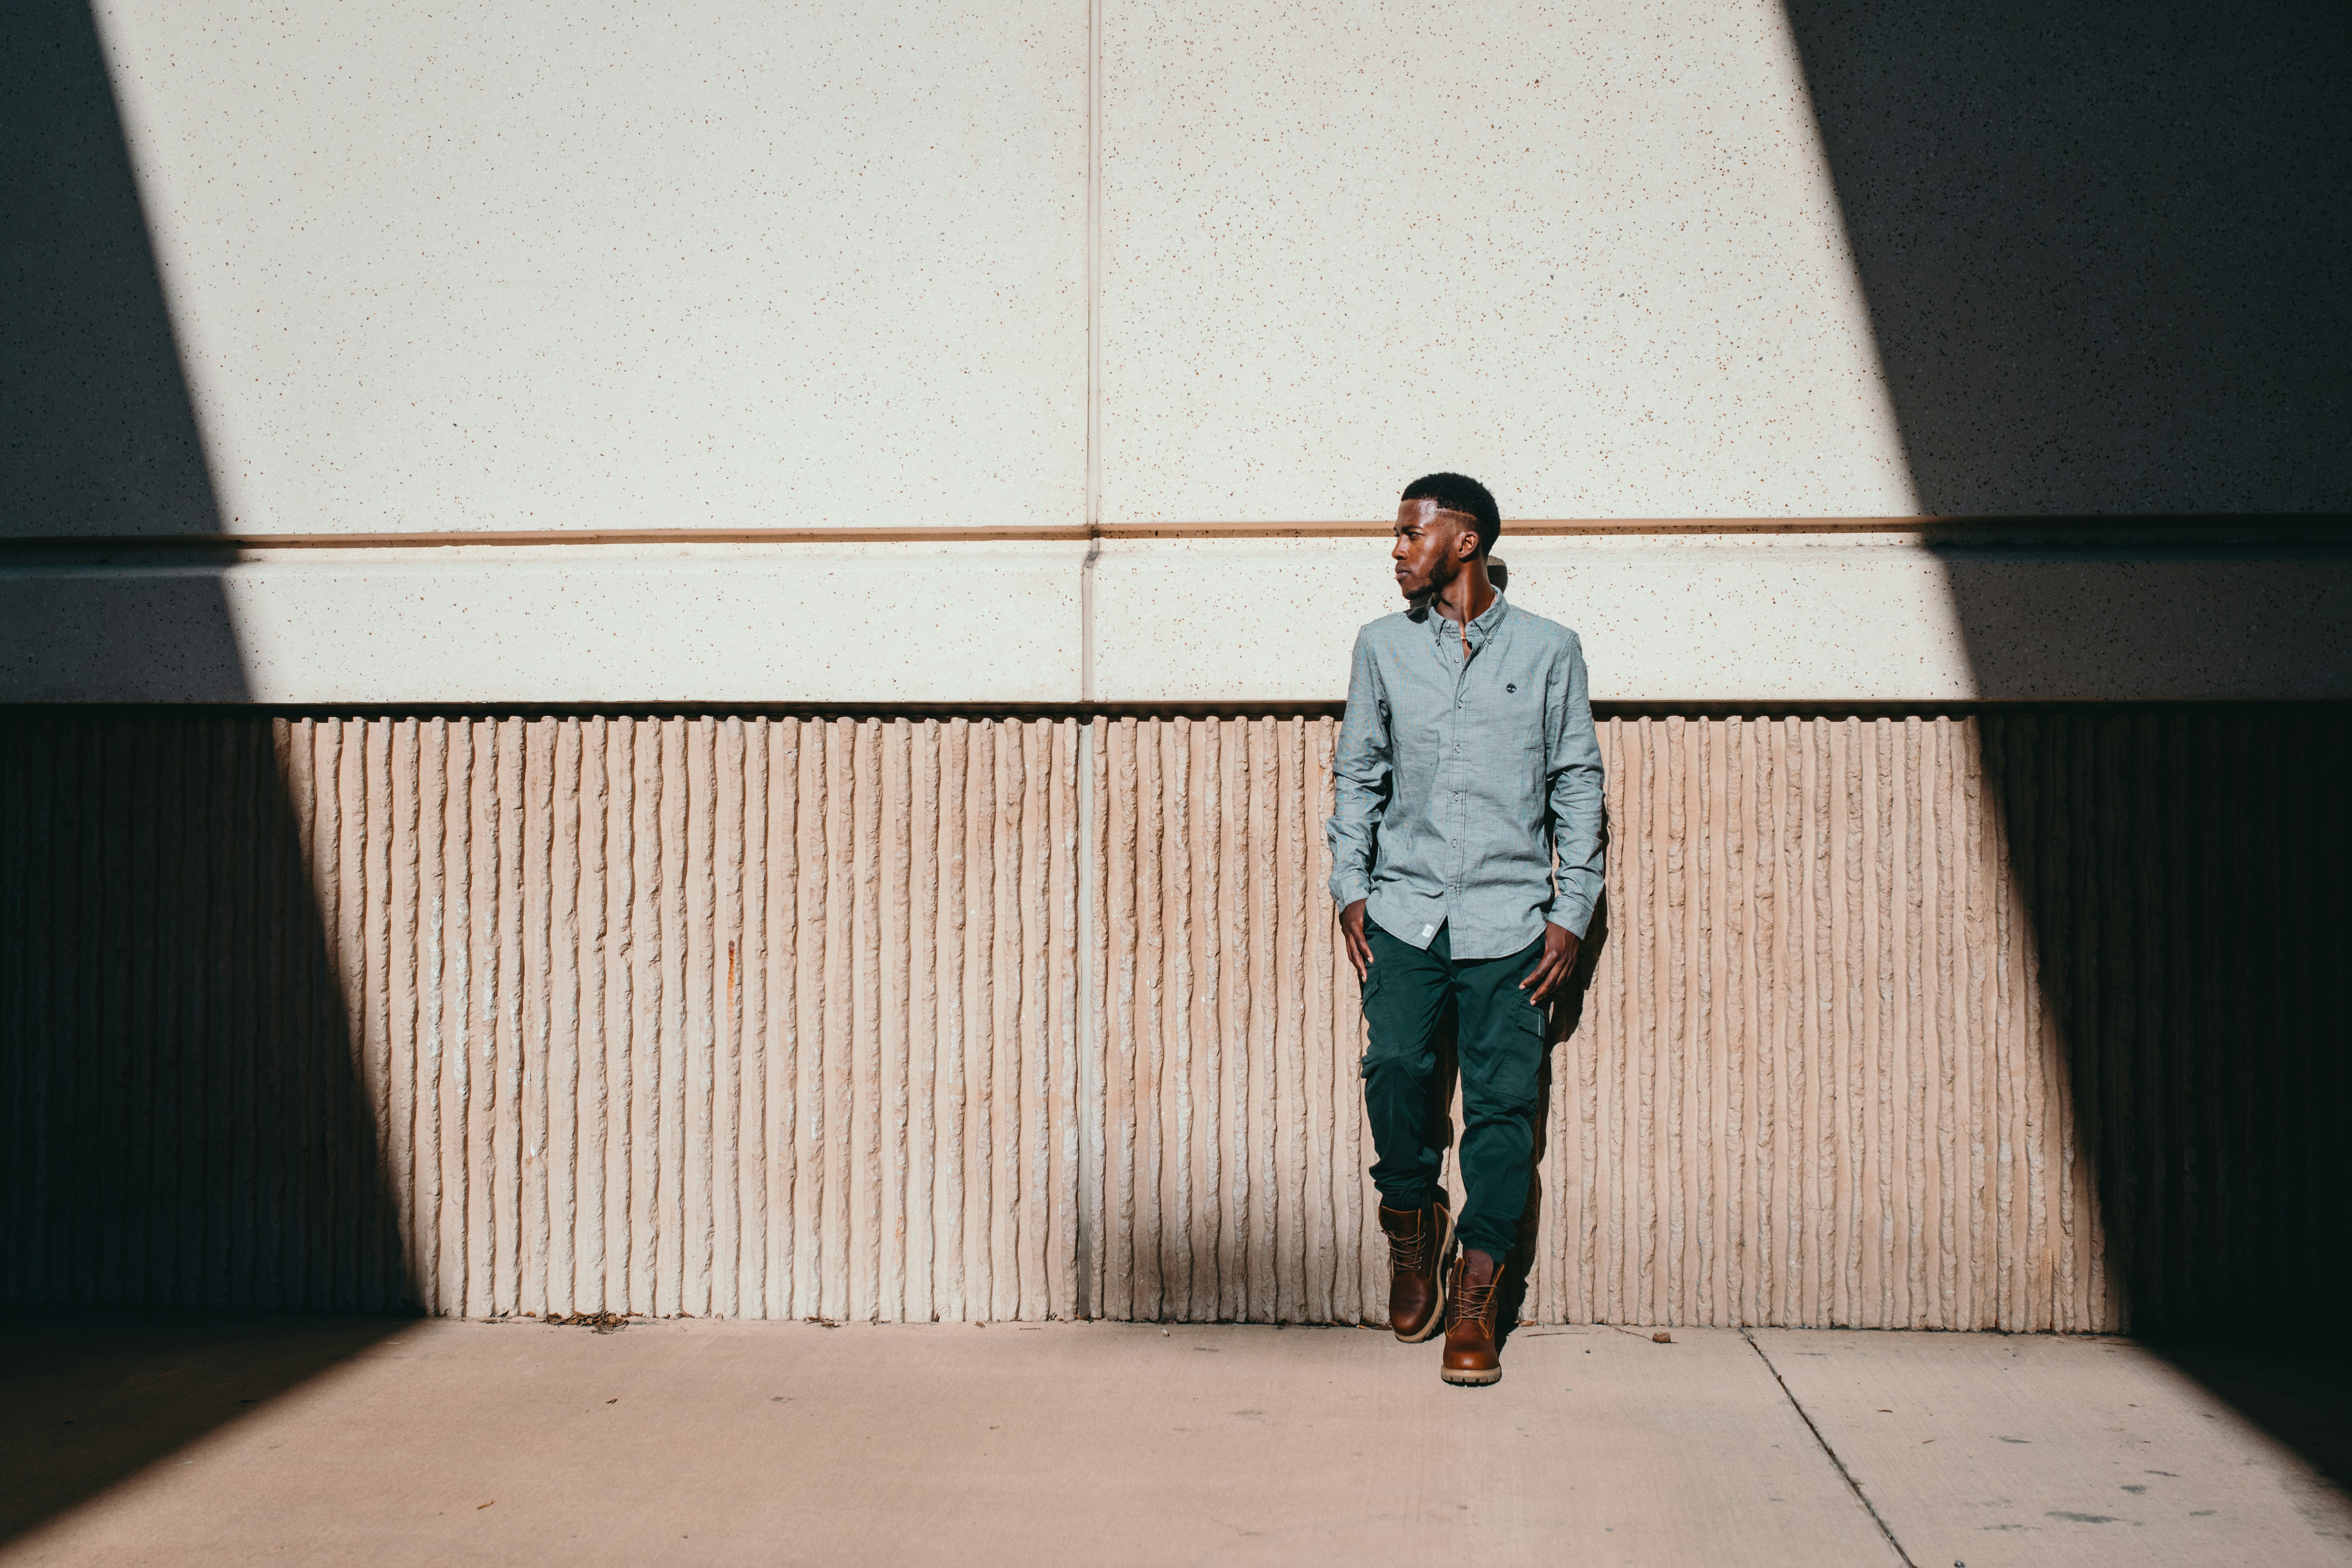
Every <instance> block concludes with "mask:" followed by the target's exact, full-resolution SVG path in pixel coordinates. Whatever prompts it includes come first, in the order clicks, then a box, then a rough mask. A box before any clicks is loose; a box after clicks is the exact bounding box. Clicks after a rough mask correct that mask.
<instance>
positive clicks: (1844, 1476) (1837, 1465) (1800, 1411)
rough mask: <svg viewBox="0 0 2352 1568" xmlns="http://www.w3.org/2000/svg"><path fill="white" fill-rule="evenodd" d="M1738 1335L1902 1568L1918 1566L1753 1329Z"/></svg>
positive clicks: (1915, 1567)
mask: <svg viewBox="0 0 2352 1568" xmlns="http://www.w3.org/2000/svg"><path fill="white" fill-rule="evenodd" d="M1739 1337H1740V1338H1741V1339H1743V1340H1746V1341H1747V1342H1748V1349H1749V1350H1752V1351H1754V1352H1756V1359H1757V1360H1759V1361H1760V1362H1762V1363H1764V1370H1765V1371H1766V1372H1769V1373H1771V1374H1772V1381H1773V1382H1775V1383H1777V1384H1780V1392H1781V1394H1783V1395H1785V1396H1786V1397H1787V1399H1788V1401H1789V1407H1790V1409H1791V1410H1794V1411H1795V1412H1796V1413H1797V1419H1798V1420H1800V1421H1802V1422H1803V1423H1804V1424H1805V1430H1806V1431H1808V1432H1811V1434H1812V1435H1813V1441H1814V1442H1816V1443H1818V1444H1820V1445H1821V1449H1822V1453H1823V1454H1824V1455H1826V1456H1828V1458H1829V1461H1830V1466H1831V1468H1832V1469H1834V1470H1836V1471H1837V1473H1838V1479H1840V1480H1842V1481H1843V1482H1845V1485H1846V1489H1847V1490H1848V1491H1850V1492H1852V1493H1853V1500H1854V1501H1856V1502H1858V1503H1860V1504H1861V1505H1862V1511H1863V1512H1864V1513H1866V1514H1868V1515H1870V1522H1871V1523H1873V1524H1874V1525H1876V1526H1878V1533H1879V1534H1881V1535H1883V1536H1885V1537H1886V1544H1887V1545H1888V1546H1890V1547H1892V1548H1894V1550H1895V1557H1896V1559H1897V1560H1898V1561H1900V1562H1901V1563H1902V1564H1903V1568H1919V1565H1918V1564H1917V1563H1914V1562H1912V1561H1911V1554H1910V1553H1909V1552H1906V1551H1904V1550H1903V1542H1900V1541H1897V1540H1895V1531H1892V1530H1890V1529H1888V1528H1887V1525H1886V1521H1885V1519H1883V1518H1881V1517H1880V1516H1879V1512H1878V1510H1877V1509H1876V1508H1875V1507H1874V1506H1873V1505H1872V1503H1871V1500H1870V1498H1869V1496H1868V1494H1866V1493H1865V1492H1864V1491H1863V1489H1862V1483H1861V1482H1859V1481H1857V1480H1855V1479H1853V1471H1852V1470H1849V1469H1847V1468H1845V1461H1844V1460H1843V1459H1841V1458H1838V1451H1837V1450H1836V1449H1835V1448H1832V1447H1830V1440H1829V1439H1828V1438H1827V1437H1824V1436H1822V1429H1821V1428H1820V1427H1819V1426H1815V1425H1813V1418H1812V1416H1811V1414H1809V1413H1808V1412H1807V1411H1806V1409H1805V1406H1804V1403H1803V1402H1802V1401H1801V1400H1800V1399H1799V1398H1798V1397H1797V1395H1796V1392H1795V1390H1793V1389H1791V1388H1790V1386H1789V1380H1788V1379H1787V1378H1785V1377H1782V1376H1781V1375H1780V1368H1779V1367H1777V1366H1774V1365H1773V1364H1772V1358H1771V1357H1770V1356H1769V1355H1767V1354H1765V1353H1764V1347H1763V1346H1762V1345H1759V1344H1758V1343H1757V1342H1756V1335H1755V1334H1754V1332H1752V1331H1749V1330H1747V1329H1742V1330H1740V1331H1739Z"/></svg>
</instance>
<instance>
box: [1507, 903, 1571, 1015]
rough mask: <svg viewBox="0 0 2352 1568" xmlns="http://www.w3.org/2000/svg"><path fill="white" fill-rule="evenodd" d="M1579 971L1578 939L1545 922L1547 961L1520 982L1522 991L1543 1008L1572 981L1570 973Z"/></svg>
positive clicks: (1543, 959)
mask: <svg viewBox="0 0 2352 1568" xmlns="http://www.w3.org/2000/svg"><path fill="white" fill-rule="evenodd" d="M1575 967H1576V939H1575V938H1574V937H1572V936H1570V935H1569V934H1568V932H1567V931H1563V930H1562V929H1561V928H1559V926H1556V925H1554V924H1552V923H1551V922H1550V921H1544V950H1543V958H1542V960H1541V961H1540V962H1539V963H1537V965H1536V966H1535V967H1534V968H1533V969H1531V970H1529V971H1528V977H1527V978H1526V979H1525V980H1522V981H1520V982H1519V989H1520V990H1522V991H1528V992H1529V993H1530V994H1529V995H1528V1001H1530V1002H1532V1003H1534V1004H1535V1005H1537V1006H1538V1007H1540V1006H1542V1005H1544V1004H1545V1003H1547V1002H1549V1001H1550V1000H1551V994H1552V993H1553V992H1555V991H1557V990H1559V988H1560V985H1561V983H1562V982H1564V981H1566V980H1567V979H1568V975H1569V971H1570V970H1572V969H1574V968H1575Z"/></svg>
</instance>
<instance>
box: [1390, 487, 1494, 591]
mask: <svg viewBox="0 0 2352 1568" xmlns="http://www.w3.org/2000/svg"><path fill="white" fill-rule="evenodd" d="M1477 552H1478V524H1477V521H1476V520H1475V519H1474V518H1472V517H1470V516H1468V515H1466V514H1465V513H1463V512H1458V511H1440V510H1438V508H1437V503H1436V502H1435V501H1433V500H1429V499H1428V498H1427V497H1423V498H1422V499H1421V500H1409V501H1400V502H1399V503H1398V504H1397V521H1396V542H1395V543H1394V544H1393V545H1391V547H1390V549H1389V559H1390V560H1391V562H1393V563H1395V564H1396V580H1397V591H1398V592H1399V593H1401V594H1402V595H1404V596H1405V597H1406V598H1408V599H1425V598H1427V597H1428V596H1429V595H1432V594H1434V593H1435V592H1437V590H1439V589H1440V588H1443V587H1444V586H1445V584H1448V583H1451V582H1452V581H1454V574H1455V573H1457V572H1459V571H1461V570H1462V563H1464V562H1465V561H1467V560H1469V559H1470V557H1472V556H1473V555H1475V554H1476V553H1477Z"/></svg>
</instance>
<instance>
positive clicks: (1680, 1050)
mask: <svg viewBox="0 0 2352 1568" xmlns="http://www.w3.org/2000/svg"><path fill="white" fill-rule="evenodd" d="M1081 726H1084V727H1085V728H1087V730H1088V731H1090V734H1089V737H1088V744H1087V747H1086V748H1084V750H1083V752H1082V749H1081V747H1080V745H1079V731H1080V728H1081ZM1335 730H1336V722H1335V721H1334V720H1332V719H1330V718H1328V717H1300V716H1281V717H1276V716H1270V715H1250V714H1243V715H1239V716H1225V717H1205V718H1196V717H1189V716H1168V717H1118V718H1094V719H1087V720H1071V719H990V718H974V719H966V718H957V719H937V718H911V717H903V716H901V717H893V716H869V717H825V718H775V717H766V716H759V717H735V716H729V717H712V716H705V715H694V716H656V717H644V718H582V717H577V716H561V717H557V716H529V715H522V716H509V717H492V718H482V717H397V718H394V717H383V716H357V717H337V718H284V717H275V718H273V717H269V716H262V715H254V714H250V713H198V714H180V715H168V716H156V715H147V714H137V713H105V712H97V711H89V710H84V711H58V712H44V711H37V710H16V711H15V712H13V713H10V714H7V715H5V716H0V740H5V746H0V1141H5V1149H4V1150H0V1162H5V1164H0V1281H5V1282H4V1283H0V1295H4V1296H5V1300H7V1301H8V1302H10V1303H12V1304H37V1303H54V1304H100V1303H111V1302H156V1303H175V1304H182V1305H187V1306H203V1307H219V1308H231V1309H280V1308H297V1309H314V1310H353V1309H383V1308H388V1307H392V1306H394V1305H397V1304H400V1303H402V1302H411V1303H415V1304H416V1305H418V1306H421V1307H422V1308H423V1309H424V1310H428V1311H432V1312H436V1313H445V1314H455V1315H472V1316H483V1315H495V1314H499V1313H523V1312H530V1313H539V1314H549V1313H571V1312H576V1311H599V1310H611V1311H619V1312H641V1313H660V1314H674V1313H691V1314H694V1315H697V1316H702V1315H719V1316H730V1317H733V1316H741V1317H824V1318H836V1319H837V1318H844V1317H850V1318H857V1319H880V1320H884V1321H901V1320H929V1319H931V1318H935V1317H936V1318H945V1319H991V1318H1024V1319H1035V1318H1042V1317H1046V1316H1070V1315H1074V1314H1076V1313H1078V1312H1080V1311H1084V1312H1087V1313H1088V1314H1090V1315H1102V1316H1108V1317H1112V1318H1130V1319H1143V1320H1154V1319H1163V1320H1181V1321H1319V1322H1368V1321H1369V1322H1377V1321H1381V1317H1382V1313H1383V1297H1384V1293H1385V1274H1384V1257H1383V1251H1382V1248H1381V1243H1380V1238H1379V1235H1378V1229H1377V1223H1376V1220H1377V1216H1376V1215H1375V1214H1374V1212H1373V1210H1372V1207H1371V1199H1370V1191H1369V1187H1368V1185H1367V1184H1366V1182H1365V1180H1364V1176H1363V1171H1364V1167H1365V1165H1366V1164H1367V1163H1368V1162H1369V1160H1370V1146H1369V1138H1368V1134H1367V1131H1366V1130H1365V1127H1364V1124H1363V1121H1362V1113H1361V1100H1360V1092H1359V1089H1358V1079H1357V1073H1356V1061H1357V1058H1358V1056H1359V1054H1360V1048H1361V1047H1360V1035H1361V1028H1362V1024H1361V1018H1360V1014H1359V1012H1358V1009H1357V1004H1356V985H1355V980H1354V976H1353V974H1352V973H1350V972H1349V969H1348V965H1347V963H1346V959H1345V957H1344V954H1343V952H1341V950H1340V948H1339V944H1338V943H1337V942H1336V941H1335V926H1334V922H1333V921H1332V918H1331V910H1330V906H1329V901H1328V898H1327V896H1326V894H1325V892H1324V885H1325V882H1326V879H1327V878H1328V862H1327V857H1326V851H1325V848H1324V843H1323V836H1322V822H1323V819H1324V817H1325V816H1327V815H1328V811H1329V794H1330V766H1329V764H1330V756H1331V749H1332V744H1333V741H1334V737H1335ZM1601 741H1602V745H1603V748H1604V752H1605V756H1606V760H1607V763H1608V768H1609V785H1608V788H1609V806H1610V814H1611V829H1612V849H1611V860H1610V868H1609V879H1608V897H1607V900H1606V903H1605V907H1604V910H1603V913H1602V915H1601V920H1600V922H1599V923H1598V924H1597V925H1596V927H1595V929H1594V931H1593V933H1592V936H1591V939H1590V940H1589V941H1588V942H1587V957H1586V961H1585V963H1584V966H1583V969H1582V972H1581V975H1580V978H1581V981H1582V984H1581V986H1580V990H1579V994H1577V995H1576V996H1575V997H1574V998H1573V999H1572V1000H1571V1001H1570V1004H1569V1005H1566V1006H1565V1007H1564V1008H1563V1011H1562V1016H1561V1018H1560V1020H1559V1032H1560V1035H1561V1043H1560V1044H1559V1046H1558V1047H1557V1048H1556V1049H1555V1050H1554V1052H1553V1053H1552V1056H1551V1058H1550V1068H1551V1070H1550V1078H1549V1093H1548V1098H1547V1100H1546V1103H1545V1107H1544V1113H1543V1117H1544V1119H1543V1150H1542V1159H1541V1163H1540V1167H1539V1168H1540V1182H1541V1187H1540V1192H1539V1194H1538V1198H1537V1201H1535V1202H1534V1203H1533V1204H1531V1205H1530V1208H1529V1211H1528V1215H1527V1218H1526V1221H1525V1225H1524V1227H1523V1234H1522V1240H1521V1247H1520V1251H1519V1253H1518V1255H1517V1259H1516V1261H1517V1263H1518V1264H1519V1265H1520V1266H1521V1267H1523V1268H1525V1270H1526V1281H1527V1283H1526V1300H1525V1304H1524V1309H1523V1310H1524V1312H1525V1314H1526V1315H1527V1316H1528V1317H1529V1318H1532V1319H1535V1320H1538V1321H1624V1322H1666V1323H1694V1324H1739V1323H1776V1324H1792V1325H1793V1324H1824V1325H1825V1324H1852V1325H1864V1326H1887V1327H1937V1328H1951V1329H1972V1328H2002V1329H2011V1330H2047V1329H2059V1330H2075V1331H2082V1330H2099V1331H2111V1330H2117V1329H2124V1328H2129V1327H2141V1328H2153V1327H2189V1326H2195V1325H2197V1324H2200V1323H2208V1322H2213V1321H2223V1320H2225V1319H2226V1318H2227V1317H2228V1316H2229V1315H2230V1314H2231V1313H2236V1312H2244V1311H2247V1310H2280V1309H2281V1308H2283V1307H2287V1308H2291V1307H2292V1305H2293V1303H2294V1300H2297V1299H2299V1298H2300V1297H2302V1296H2305V1295H2308V1294H2310V1293H2311V1292H2312V1291H2313V1290H2314V1289H2316V1288H2319V1287H2322V1286H2326V1285H2327V1284H2328V1282H2329V1281H2333V1280H2335V1279H2336V1276H2337V1275H2339V1274H2340V1273H2341V1272H2342V1271H2343V1266H2342V1265H2341V1264H2339V1263H2337V1262H2336V1258H2341V1257H2343V1256H2345V1255H2346V1249H2345V1248H2344V1247H2342V1245H2341V1243H2342V1241H2343V1239H2344V1237H2343V1232H2344V1230H2345V1228H2346V1223H2347V1222H2346V1219H2345V1215H2346V1214H2347V1204H2346V1202H2345V1200H2346V1198H2347V1154H2346V1152H2345V1151H2346V1148H2347V1140H2345V1139H2344V1138H2342V1137H2341V1136H2340V1134H2339V1133H2338V1132H2337V1131H2336V1126H2335V1124H2336V1121H2339V1120H2340V1119H2341V1117H2342V1115H2343V1113H2344V1112H2345V1110H2347V1087H2352V1086H2347V1066H2346V1053H2345V1052H2344V1050H2343V1049H2342V1048H2341V1047H2342V1041H2343V1030H2342V1029H2341V1027H2340V1026H2337V1025H2336V1023H2335V1022H2334V1020H2335V1017H2336V1009H2335V1001H2336V999H2335V994H2334V993H2335V992H2336V990H2337V989H2338V986H2337V982H2338V981H2340V979H2341V978H2342V975H2343V971H2344V967H2345V961H2344V957H2343V954H2344V952H2346V951H2347V941H2346V939H2347V935H2352V931H2347V916H2346V914H2345V913H2344V910H2345V907H2346V900H2344V898H2343V896H2342V892H2341V889H2342V888H2343V886H2344V884H2345V878H2346V875H2347V871H2352V867H2347V849H2346V828H2345V826H2344V817H2345V813H2344V811H2343V810H2342V809H2341V805H2340V802H2341V797H2342V795H2343V790H2342V786H2341V784H2340V780H2341V778H2342V776H2343V770H2344V766H2345V763H2346V757H2345V718H2344V714H2343V712H2342V710H2338V709H2336V708H2295V709H2276V710H2222V709H2207V710H2166V711H2147V712H2128V713H2126V712H2097V713H2081V712H2052V713H2040V714H2016V715H2002V716H1999V717H1984V718H1969V719H1951V718H1943V717H1914V718H1868V719H1859V718H1848V719H1827V718H1762V719H1748V718H1741V719H1718V718H1705V719H1699V718H1691V719H1684V718H1674V717H1668V718H1620V719H1612V720H1609V721H1605V722H1604V723H1603V724H1602V726H1601ZM1082 754H1083V755H1084V756H1085V757H1086V758H1087V767H1088V768H1089V769H1090V772H1091V777H1090V778H1089V779H1088V780H1087V786H1088V787H1087V790H1086V792H1085V794H1086V796H1087V798H1088V799H1090V801H1091V802H1092V807H1091V810H1092V818H1093V819H1092V821H1091V822H1087V823H1082V822H1081V821H1080V820H1079V815H1078V802H1079V800H1080V797H1081V792H1080V789H1079V784H1080V781H1079V777H1078V770H1079V766H1080V760H1081V756H1082ZM1081 854H1085V855H1087V856H1089V857H1091V860H1092V864H1091V866H1090V868H1089V875H1088V876H1087V878H1086V879H1085V885H1086V886H1087V887H1088V888H1089V889H1090V892H1089V895H1088V898H1087V907H1086V908H1084V909H1082V908H1081V907H1080V894H1079V889H1080V886H1081V879H1080V877H1079V875H1078V871H1079V856H1080V855H1081ZM1082 943H1085V944H1090V949H1089V951H1087V952H1085V953H1084V954H1082V952H1081V947H1082ZM1082 956H1083V957H1084V958H1085V960H1086V962H1085V963H1081V958H1082ZM1082 984H1083V985H1086V986H1087V987H1090V989H1088V990H1087V994H1083V995H1082V994H1081V989H1082ZM1082 1205H1084V1207H1085V1212H1084V1213H1081V1207H1082ZM2330 1288H2332V1287H2330Z"/></svg>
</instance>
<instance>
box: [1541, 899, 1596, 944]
mask: <svg viewBox="0 0 2352 1568" xmlns="http://www.w3.org/2000/svg"><path fill="white" fill-rule="evenodd" d="M1544 919H1545V920H1547V921H1550V922H1551V923H1552V924H1553V925H1556V926H1558V927H1559V929H1560V930H1562V931H1566V932H1567V933H1568V934H1569V935H1570V936H1572V937H1574V938H1575V939H1576V940H1577V941H1579V942H1582V941H1583V940H1584V933H1585V932H1586V931H1589V930H1591V927H1592V906H1591V904H1581V903H1575V902H1572V901H1570V900H1567V899H1559V900H1554V902H1553V904H1552V906H1551V908H1550V909H1549V910H1545V911H1544Z"/></svg>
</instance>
